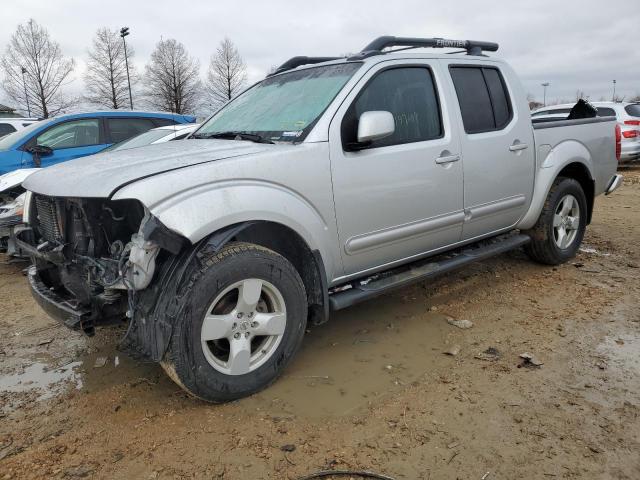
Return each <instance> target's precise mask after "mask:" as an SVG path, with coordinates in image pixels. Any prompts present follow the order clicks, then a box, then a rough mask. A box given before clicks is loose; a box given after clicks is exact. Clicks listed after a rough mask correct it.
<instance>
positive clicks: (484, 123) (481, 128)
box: [449, 65, 513, 134]
mask: <svg viewBox="0 0 640 480" xmlns="http://www.w3.org/2000/svg"><path fill="white" fill-rule="evenodd" d="M449 71H450V73H451V79H452V80H453V85H454V87H455V90H456V94H457V96H458V104H459V105H460V112H461V114H462V122H463V124H464V130H465V132H467V133H468V134H474V133H484V132H493V131H497V130H502V129H503V128H505V127H506V126H507V125H508V124H509V122H510V121H511V119H512V118H513V107H512V105H511V99H510V97H509V92H508V90H507V86H506V84H505V82H504V78H503V77H502V74H501V73H500V70H498V69H497V68H496V67H489V66H484V65H482V66H480V65H478V66H475V65H464V66H458V65H452V66H450V67H449Z"/></svg>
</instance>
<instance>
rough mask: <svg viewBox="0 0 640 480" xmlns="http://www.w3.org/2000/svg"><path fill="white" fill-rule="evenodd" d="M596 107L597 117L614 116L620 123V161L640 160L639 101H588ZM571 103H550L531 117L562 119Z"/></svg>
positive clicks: (569, 109)
mask: <svg viewBox="0 0 640 480" xmlns="http://www.w3.org/2000/svg"><path fill="white" fill-rule="evenodd" d="M590 103H591V105H593V106H594V107H596V108H597V109H598V116H599V117H616V120H617V121H618V125H620V135H621V153H620V162H621V163H624V162H631V161H637V160H640V103H629V102H590ZM573 105H574V104H572V103H565V104H562V105H552V106H547V107H542V108H539V109H537V110H535V111H534V112H533V113H532V114H531V118H533V119H536V120H539V121H553V120H564V119H566V118H567V116H568V115H569V112H570V111H571V109H572V108H573Z"/></svg>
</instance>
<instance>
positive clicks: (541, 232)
mask: <svg viewBox="0 0 640 480" xmlns="http://www.w3.org/2000/svg"><path fill="white" fill-rule="evenodd" d="M566 195H573V197H574V198H575V199H576V200H577V202H578V206H579V209H580V217H579V225H578V228H577V231H576V235H575V237H574V239H573V240H572V241H571V243H570V244H569V245H567V246H566V247H565V248H560V247H559V246H558V245H557V244H556V240H555V237H554V227H553V218H554V215H555V213H556V209H557V208H558V206H559V204H560V201H561V200H562V199H563V198H564V197H565V196H566ZM586 227H587V198H586V196H585V194H584V190H583V189H582V186H581V185H580V183H578V182H577V181H576V180H574V179H572V178H565V177H558V178H556V180H555V181H554V182H553V185H552V186H551V189H550V190H549V195H548V196H547V199H546V201H545V203H544V207H543V208H542V212H541V213H540V217H539V218H538V221H537V223H536V224H535V225H534V227H533V228H532V229H531V230H528V231H526V232H525V233H527V234H528V235H529V236H530V237H531V243H529V244H528V245H527V246H526V247H525V250H526V252H527V254H528V255H529V256H530V257H531V258H532V259H533V260H535V261H537V262H540V263H544V264H546V265H559V264H561V263H564V262H566V261H567V260H570V259H571V258H573V257H574V256H575V254H576V253H577V251H578V248H580V244H581V243H582V238H583V237H584V232H585V229H586Z"/></svg>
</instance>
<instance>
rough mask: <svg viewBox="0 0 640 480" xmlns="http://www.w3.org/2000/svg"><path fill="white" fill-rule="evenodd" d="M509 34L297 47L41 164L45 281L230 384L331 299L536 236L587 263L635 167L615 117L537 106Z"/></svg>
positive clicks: (168, 354) (232, 390)
mask: <svg viewBox="0 0 640 480" xmlns="http://www.w3.org/2000/svg"><path fill="white" fill-rule="evenodd" d="M429 47H433V48H449V49H450V48H455V49H458V50H460V51H454V52H452V54H442V55H438V54H433V53H424V51H425V50H422V51H421V52H422V53H421V52H419V51H416V50H415V49H416V48H429ZM497 48H498V45H497V44H495V43H489V42H475V41H467V40H464V41H458V40H444V39H421V38H396V37H380V38H378V39H376V40H375V41H373V42H372V43H371V44H369V45H368V46H367V47H365V48H364V49H363V50H362V51H361V52H360V53H358V54H355V55H352V56H349V57H345V58H331V57H322V58H314V57H294V58H292V59H291V60H289V61H288V62H286V63H284V64H283V65H282V66H281V67H280V68H279V69H277V70H276V71H275V72H274V73H272V74H270V75H269V76H268V77H267V78H265V79H264V80H262V81H260V82H258V83H257V84H255V85H253V86H252V87H251V88H249V89H247V90H246V91H245V92H244V93H243V94H241V95H240V96H238V97H237V98H235V99H234V100H232V101H231V102H230V103H228V104H227V105H226V106H224V107H223V108H221V109H220V110H219V111H218V112H216V113H215V114H214V115H212V116H211V117H210V118H209V119H208V120H207V121H206V122H205V123H204V124H203V125H202V127H201V128H200V129H199V130H197V131H196V133H195V134H193V135H192V138H191V139H188V140H185V141H183V142H170V143H167V144H162V145H152V146H149V147H144V148H141V149H137V150H130V151H123V152H114V153H112V154H105V155H102V156H101V158H99V159H98V158H87V159H80V160H76V161H72V162H68V163H65V164H62V165H59V166H54V167H51V168H47V169H45V170H43V171H40V172H37V173H35V174H33V175H32V176H30V177H29V178H28V180H27V181H26V182H25V184H24V186H25V187H26V188H27V190H28V194H27V199H26V202H25V218H26V220H27V223H28V224H29V226H30V228H29V229H27V230H25V231H23V232H22V233H21V236H20V239H19V241H20V242H21V248H23V249H25V250H27V251H29V253H30V255H31V256H32V258H33V266H32V267H31V268H30V271H29V275H28V278H29V281H30V285H31V289H32V291H33V295H34V297H35V298H36V300H37V301H38V302H39V304H40V305H41V306H42V307H43V308H44V309H45V310H46V311H47V312H48V313H49V314H50V315H51V316H53V317H55V318H56V319H59V320H60V321H62V322H64V323H65V324H66V325H68V326H69V327H72V328H78V329H82V330H83V331H84V332H86V333H87V334H92V333H93V332H94V329H95V327H96V326H100V325H106V324H120V325H122V324H127V325H128V327H127V329H126V334H125V336H124V338H123V340H122V346H123V348H126V349H127V350H128V351H130V352H133V353H135V354H138V355H140V356H143V357H146V358H150V359H153V360H155V361H157V362H160V363H161V364H162V366H163V367H164V369H165V370H166V371H167V373H168V374H169V375H170V376H171V377H172V378H173V379H174V380H175V381H176V383H178V384H179V385H180V386H182V387H183V388H184V389H185V390H187V391H188V392H190V393H192V394H193V395H195V396H197V397H200V398H203V399H205V400H208V401H214V402H222V401H228V400H232V399H236V398H239V397H242V396H246V395H249V394H251V393H253V392H256V391H258V390H259V389H261V388H264V387H265V386H267V385H269V384H270V383H271V382H273V381H274V380H275V379H276V378H277V377H278V375H279V374H280V373H281V372H282V371H283V369H284V368H285V366H286V365H287V364H288V362H289V361H290V360H291V359H292V357H293V356H294V354H295V352H296V350H297V349H298V347H299V346H300V344H301V342H302V338H303V335H304V333H305V330H306V326H307V323H308V322H312V323H315V324H318V323H322V322H324V321H326V320H327V318H328V317H329V314H330V312H331V311H332V310H338V309H342V308H346V307H349V306H350V305H353V304H355V303H357V302H360V301H363V300H367V299H370V298H373V297H375V296H377V295H380V294H383V293H385V292H388V291H390V290H392V289H394V288H398V287H401V286H403V285H407V284H409V283H411V282H416V281H424V280H427V279H430V278H433V277H434V276H436V275H439V274H442V273H445V272H448V271H451V270H452V269H454V268H459V267H463V266H464V265H467V264H468V263H470V262H473V261H477V260H481V259H484V258H487V257H489V256H492V255H496V254H499V253H501V252H505V251H507V250H510V249H515V248H519V247H524V248H525V249H526V251H527V252H528V253H529V255H530V256H531V258H533V259H534V260H536V261H539V262H543V263H546V264H550V265H554V264H559V263H561V262H565V261H567V260H568V259H570V258H571V257H573V256H574V254H575V253H576V251H577V249H578V247H579V245H580V242H581V241H582V237H583V235H584V232H585V227H586V225H587V224H588V223H589V221H590V219H591V215H592V210H593V205H594V197H595V196H596V195H600V194H602V193H611V192H612V191H613V190H615V189H616V188H617V187H618V186H619V184H620V181H621V177H620V176H618V175H616V167H617V160H616V151H617V149H618V153H619V145H620V142H619V136H618V137H617V139H616V128H617V127H616V123H615V120H614V119H613V118H602V117H598V118H575V117H572V116H571V115H570V116H569V118H570V119H568V120H563V121H554V122H541V123H539V124H532V121H531V118H530V114H529V109H528V105H527V101H526V98H525V93H524V91H523V90H522V87H521V85H520V83H519V81H518V79H517V77H516V75H515V73H514V72H513V70H512V69H511V68H510V67H509V66H508V65H507V64H506V63H504V62H503V61H500V60H497V59H495V58H491V57H488V56H485V55H484V54H483V53H482V52H483V51H495V50H497ZM394 49H395V50H394ZM399 49H402V50H403V51H402V52H398V51H397V50H399ZM427 52H428V51H427ZM577 117H580V115H577ZM573 118H575V119H573Z"/></svg>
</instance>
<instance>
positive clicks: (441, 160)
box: [436, 155, 460, 165]
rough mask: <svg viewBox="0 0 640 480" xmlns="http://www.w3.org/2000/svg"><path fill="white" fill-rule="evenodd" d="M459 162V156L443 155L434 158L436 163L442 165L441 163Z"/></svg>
mask: <svg viewBox="0 0 640 480" xmlns="http://www.w3.org/2000/svg"><path fill="white" fill-rule="evenodd" d="M458 160H460V155H445V156H443V157H438V158H436V163H437V164H438V165H442V164H443V163H453V162H457V161H458Z"/></svg>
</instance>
